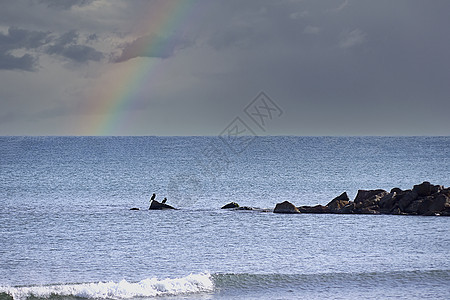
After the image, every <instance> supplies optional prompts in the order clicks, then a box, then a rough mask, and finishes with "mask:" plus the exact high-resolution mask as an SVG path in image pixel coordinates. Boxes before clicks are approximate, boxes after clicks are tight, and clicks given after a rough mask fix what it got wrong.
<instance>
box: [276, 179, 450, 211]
mask: <svg viewBox="0 0 450 300" xmlns="http://www.w3.org/2000/svg"><path fill="white" fill-rule="evenodd" d="M278 205H279V204H277V206H278ZM286 205H287V204H284V206H286ZM297 209H298V211H299V212H300V213H328V214H392V215H423V216H450V188H444V186H442V185H433V184H431V183H429V182H427V181H425V182H423V183H421V184H418V185H415V186H414V187H413V188H412V189H410V190H401V189H399V188H393V189H391V191H390V192H388V191H385V190H382V189H377V190H359V191H358V193H357V195H356V197H355V199H354V200H353V201H351V200H350V199H349V197H348V195H347V193H345V192H344V193H342V194H341V195H339V196H338V197H336V198H334V199H333V200H331V201H330V202H329V203H328V204H327V205H325V206H323V205H316V206H300V207H297ZM276 210H277V208H275V210H274V212H276ZM277 212H283V211H277Z"/></svg>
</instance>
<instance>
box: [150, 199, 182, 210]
mask: <svg viewBox="0 0 450 300" xmlns="http://www.w3.org/2000/svg"><path fill="white" fill-rule="evenodd" d="M148 209H151V210H163V209H175V207H172V206H170V205H168V204H165V203H160V202H158V201H156V200H153V201H152V203H150V207H149V208H148Z"/></svg>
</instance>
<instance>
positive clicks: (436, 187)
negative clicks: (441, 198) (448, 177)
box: [430, 185, 444, 195]
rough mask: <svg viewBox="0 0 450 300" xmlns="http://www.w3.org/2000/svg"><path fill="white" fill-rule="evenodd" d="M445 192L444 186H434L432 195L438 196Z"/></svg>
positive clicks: (431, 189) (431, 190)
mask: <svg viewBox="0 0 450 300" xmlns="http://www.w3.org/2000/svg"><path fill="white" fill-rule="evenodd" d="M442 190H444V186H443V185H432V186H431V188H430V192H431V195H433V194H436V193H439V192H441V191H442Z"/></svg>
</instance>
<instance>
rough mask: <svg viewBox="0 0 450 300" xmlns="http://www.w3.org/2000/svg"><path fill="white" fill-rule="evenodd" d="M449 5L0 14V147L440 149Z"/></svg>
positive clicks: (2, 7)
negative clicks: (50, 140)
mask: <svg viewBox="0 0 450 300" xmlns="http://www.w3.org/2000/svg"><path fill="white" fill-rule="evenodd" d="M449 12H450V1H448V0H434V1H426V0H408V1H406V0H397V1H391V0H377V1H370V0H324V1H318V0H298V1H297V0H285V1H283V0H280V1H272V0H270V1H269V0H247V1H242V0H226V1H225V0H223V1H212V0H190V1H182V0H179V1H172V0H159V1H158V0H154V1H153V0H148V1H147V0H145V1H144V0H1V3H0V135H95V136H96V135H163V136H165V135H223V134H231V135H233V134H234V135H299V136H305V135H313V136H314V135H327V136H328V135H330V136H333V135H337V136H342V135H344V136H347V135H449V134H450V117H449V111H450V54H449V53H450V38H449V37H450V18H449V17H448V16H449Z"/></svg>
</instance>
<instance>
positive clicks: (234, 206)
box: [221, 202, 239, 209]
mask: <svg viewBox="0 0 450 300" xmlns="http://www.w3.org/2000/svg"><path fill="white" fill-rule="evenodd" d="M237 207H239V204H237V203H236V202H230V203H228V204H225V205H224V206H222V207H221V209H227V208H237Z"/></svg>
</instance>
